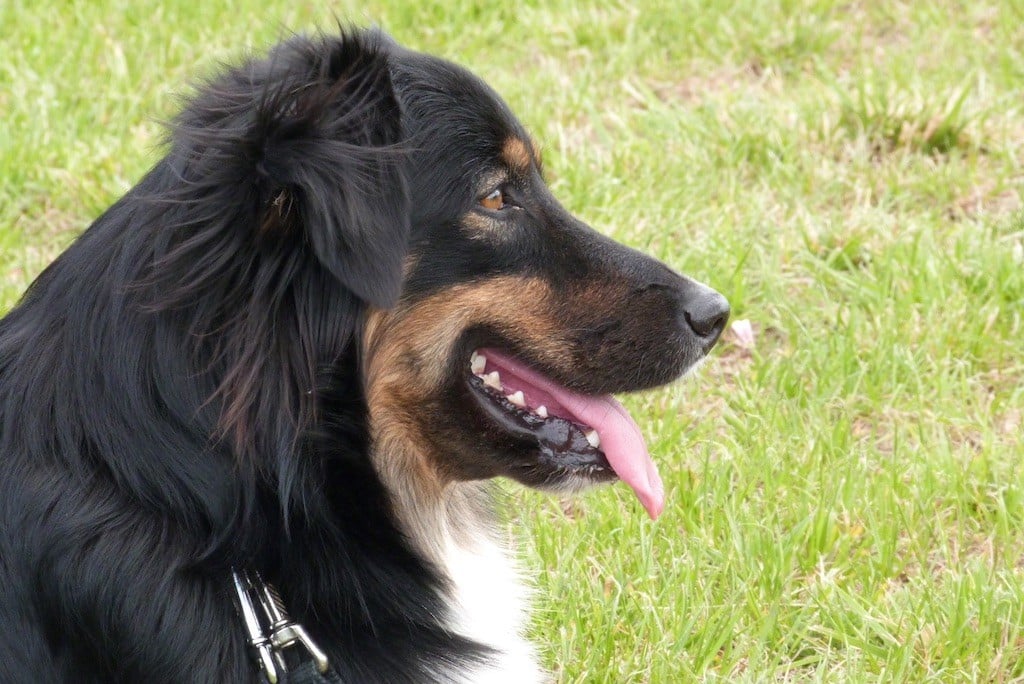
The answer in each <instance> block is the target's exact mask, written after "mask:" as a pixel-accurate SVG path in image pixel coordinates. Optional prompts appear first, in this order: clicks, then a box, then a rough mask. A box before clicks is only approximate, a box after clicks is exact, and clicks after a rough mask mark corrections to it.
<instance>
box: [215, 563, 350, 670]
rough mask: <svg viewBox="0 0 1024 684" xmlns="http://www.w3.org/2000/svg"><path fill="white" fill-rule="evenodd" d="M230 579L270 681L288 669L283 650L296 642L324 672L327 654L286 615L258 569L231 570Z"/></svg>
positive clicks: (255, 649)
mask: <svg viewBox="0 0 1024 684" xmlns="http://www.w3.org/2000/svg"><path fill="white" fill-rule="evenodd" d="M231 579H232V580H233V581H234V584H235V594H236V595H237V597H238V607H239V610H240V612H241V614H242V620H243V621H244V622H245V629H246V632H247V633H248V636H249V645H250V646H251V647H252V649H253V650H254V651H255V655H256V662H258V663H259V666H260V669H261V670H262V671H263V674H264V675H265V676H266V678H267V681H268V682H270V684H278V683H279V682H281V681H282V679H281V677H282V675H283V674H286V673H287V672H288V664H287V662H286V660H285V656H284V650H285V649H287V648H291V647H292V646H295V645H299V646H302V647H303V648H305V649H306V652H307V653H308V654H309V657H310V658H312V660H313V664H314V665H315V666H316V669H317V671H319V673H320V674H327V670H328V668H329V667H330V664H329V663H328V661H327V654H325V653H324V652H323V651H322V650H321V649H320V647H319V646H317V645H316V643H315V642H314V641H313V640H312V639H310V638H309V634H307V633H306V630H305V629H303V627H302V625H300V624H299V623H297V622H295V621H293V620H292V619H291V618H289V617H288V613H287V612H286V611H285V609H284V604H283V603H282V601H281V597H280V596H279V595H278V593H277V590H276V589H274V587H273V586H272V585H270V584H267V583H266V582H264V581H263V578H262V577H260V574H259V573H258V572H256V571H250V570H242V571H238V570H232V571H231ZM257 606H259V611H257ZM261 614H262V617H261Z"/></svg>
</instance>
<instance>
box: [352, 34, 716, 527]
mask: <svg viewBox="0 0 1024 684" xmlns="http://www.w3.org/2000/svg"><path fill="white" fill-rule="evenodd" d="M390 63H391V74H392V82H393V86H394V88H395V90H396V94H397V97H398V99H399V102H400V104H401V108H402V122H403V131H404V135H405V141H406V144H407V145H408V148H409V159H408V172H407V179H408V181H409V187H410V214H409V215H410V220H411V239H410V242H409V249H408V253H407V255H406V256H405V259H404V271H403V280H402V287H401V296H400V298H399V300H398V302H397V304H396V305H395V306H393V307H391V308H388V309H378V310H376V311H374V312H373V313H372V314H371V316H370V318H369V325H368V327H367V331H366V334H365V339H364V345H365V346H364V349H365V362H366V372H367V387H368V392H369V403H370V407H371V415H372V418H373V422H374V425H375V427H376V429H377V431H378V438H382V439H385V440H388V439H392V440H403V441H408V442H412V443H416V444H420V445H423V448H422V449H421V450H420V451H419V455H420V457H421V458H426V459H429V462H428V463H422V464H419V465H420V466H421V467H422V466H425V467H427V468H429V469H430V470H431V471H433V472H434V473H437V474H439V476H440V477H441V478H442V479H444V478H448V479H453V480H462V479H477V478H489V477H494V476H499V475H500V476H507V477H510V478H513V479H515V480H518V481H519V482H521V483H523V484H526V485H529V486H533V487H539V488H546V489H566V488H577V487H579V486H582V485H585V484H587V483H592V482H602V481H609V480H612V479H614V478H616V477H618V478H621V479H622V480H624V481H626V482H627V483H628V484H629V485H630V486H631V487H632V488H633V489H634V490H635V491H636V493H637V495H638V496H639V498H640V499H641V501H642V502H643V504H644V506H645V507H646V508H647V510H648V512H649V513H650V514H651V515H652V516H656V515H657V514H658V513H659V512H660V510H661V507H662V490H661V483H660V480H659V479H658V475H657V471H656V470H655V468H654V466H653V464H652V462H651V460H650V458H649V456H648V455H647V451H646V449H645V447H644V443H643V439H642V438H641V437H640V434H639V431H638V428H637V426H636V424H635V423H634V422H633V421H632V419H631V418H630V417H629V414H628V413H627V412H626V411H625V409H624V408H623V407H622V405H621V404H619V403H618V402H617V401H616V400H615V399H613V398H612V397H611V396H610V395H611V394H612V393H617V392H629V391H633V390H639V389H644V388H649V387H654V386H657V385H661V384H664V383H667V382H669V381H671V380H673V379H675V378H677V377H679V376H680V375H682V374H683V373H685V372H686V371H687V370H688V369H690V368H691V367H692V366H693V365H694V364H695V363H697V362H698V361H699V360H700V359H701V358H702V357H703V356H704V355H705V354H706V353H707V352H708V350H710V349H711V347H712V346H713V345H714V344H715V342H716V341H717V339H718V337H719V335H720V334H721V332H722V329H723V327H724V326H725V323H726V319H727V318H728V314H729V307H728V304H727V302H726V300H725V298H723V297H722V296H721V295H720V294H718V293H717V292H715V291H713V290H711V289H710V288H708V287H705V286H704V285H701V284H700V283H698V282H696V281H694V280H691V279H688V278H686V277H684V276H681V275H679V274H677V273H675V272H674V271H672V270H671V269H669V268H668V267H666V266H665V265H664V264H662V263H660V262H658V261H656V260H654V259H651V258H650V257H647V256H645V255H643V254H640V253H639V252H637V251H635V250H633V249H630V248H628V247H625V246H623V245H621V244H618V243H616V242H615V241H613V240H611V239H609V238H607V237H605V236H603V235H601V234H600V233H598V232H596V231H594V230H593V229H591V228H590V227H589V226H587V225H586V224H585V223H583V222H582V221H580V220H579V219H577V218H576V217H574V216H572V215H571V214H570V213H569V212H568V211H566V210H565V208H563V207H562V205H561V204H559V202H558V201H557V200H556V199H555V198H554V197H553V196H552V194H551V192H550V191H549V190H548V188H547V186H546V184H545V182H544V178H543V173H542V167H541V160H540V155H539V152H538V149H537V145H536V144H535V143H534V142H533V140H532V138H531V137H530V136H529V135H528V134H527V132H526V131H525V130H524V129H523V126H522V125H521V124H520V123H519V122H518V121H517V120H516V118H515V117H514V116H513V114H512V112H511V111H510V110H509V108H508V107H507V105H506V104H505V103H504V102H503V101H502V100H501V99H500V98H499V97H498V95H496V94H495V93H494V92H493V91H492V90H491V89H490V88H489V87H488V86H487V85H486V84H484V83H483V82H482V81H481V80H480V79H478V78H476V77H475V76H473V75H472V74H470V73H469V72H467V71H465V70H463V69H461V68H459V67H457V66H454V65H452V64H449V63H447V62H444V61H442V60H440V59H437V58H434V57H429V56H424V55H418V54H414V53H411V52H406V51H401V50H395V51H393V52H392V53H391V55H390ZM381 458H384V459H387V458H388V455H387V453H386V452H384V453H383V454H382V456H381ZM408 466H409V464H407V463H406V464H402V467H408ZM385 467H386V464H385Z"/></svg>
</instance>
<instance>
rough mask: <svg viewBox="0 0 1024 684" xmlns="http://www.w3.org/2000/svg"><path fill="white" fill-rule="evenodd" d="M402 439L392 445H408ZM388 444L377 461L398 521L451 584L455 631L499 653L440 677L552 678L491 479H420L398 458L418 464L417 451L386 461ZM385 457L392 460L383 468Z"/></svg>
mask: <svg viewBox="0 0 1024 684" xmlns="http://www.w3.org/2000/svg"><path fill="white" fill-rule="evenodd" d="M388 441H390V440H388ZM397 441H398V440H394V441H391V444H392V445H394V447H395V448H396V449H401V446H399V445H398V444H395V442H397ZM385 443H386V442H385ZM381 446H382V445H381V443H380V442H378V448H377V449H376V450H375V451H376V452H377V453H376V454H375V458H374V463H375V464H377V470H378V474H379V476H380V477H381V479H382V480H383V482H384V486H385V487H386V488H387V490H388V492H389V494H390V497H391V503H392V505H393V506H394V511H395V515H396V516H397V518H398V525H399V527H400V529H401V530H402V531H403V532H404V533H405V534H406V535H407V537H408V539H409V540H410V542H411V543H412V544H413V546H414V547H415V549H416V550H417V551H418V552H419V553H420V554H422V556H423V557H424V559H426V560H427V561H428V562H430V563H431V564H432V565H433V566H434V567H435V568H436V569H437V570H438V571H439V572H440V574H441V575H442V576H443V579H444V580H445V581H446V582H447V585H448V586H447V594H448V599H449V603H448V605H449V615H448V620H447V622H448V625H449V627H450V629H451V630H452V631H453V632H455V633H457V634H459V635H462V636H464V637H466V638H468V639H471V640H473V641H476V642H478V643H480V644H481V645H483V646H486V647H488V648H490V649H493V651H494V653H493V654H492V655H491V656H489V657H488V659H487V661H486V662H484V663H480V664H475V665H471V666H468V667H466V668H463V669H462V670H460V671H451V669H445V668H446V667H447V666H445V665H439V666H438V667H439V671H438V672H437V680H438V681H445V682H459V683H465V684H476V683H486V684H540V683H542V682H549V681H552V679H551V676H550V675H549V674H548V673H546V672H544V671H543V669H542V668H541V667H540V665H539V664H538V660H537V656H536V653H535V649H534V647H533V644H531V643H530V642H529V641H528V640H527V639H526V637H525V636H524V632H525V629H526V624H527V619H528V617H529V598H530V596H529V595H530V591H529V589H528V587H527V584H526V583H525V582H524V580H523V577H522V575H521V574H520V572H519V569H518V567H517V563H516V561H515V559H514V556H513V554H512V552H511V551H510V549H509V548H508V547H507V544H505V543H504V542H503V541H502V539H501V534H500V531H499V529H498V525H497V524H496V515H495V511H494V504H493V498H492V496H491V494H490V493H489V491H488V489H489V485H488V484H487V483H483V482H454V483H447V484H440V483H436V482H434V483H429V484H428V483H423V482H417V481H416V478H415V477H413V478H410V477H408V473H405V474H400V473H399V469H398V468H396V467H395V465H396V462H398V463H400V462H402V461H404V462H405V463H411V462H412V461H413V460H414V459H416V456H414V455H412V454H408V453H403V454H402V456H400V457H399V456H398V454H396V453H395V450H394V449H389V450H388V458H387V459H386V460H384V459H382V458H381V456H382V454H381V452H380V448H381ZM403 451H404V450H403ZM396 457H397V461H396ZM385 462H386V463H388V466H387V467H382V463H385ZM420 462H422V461H420ZM424 485H426V486H424ZM433 485H436V486H433Z"/></svg>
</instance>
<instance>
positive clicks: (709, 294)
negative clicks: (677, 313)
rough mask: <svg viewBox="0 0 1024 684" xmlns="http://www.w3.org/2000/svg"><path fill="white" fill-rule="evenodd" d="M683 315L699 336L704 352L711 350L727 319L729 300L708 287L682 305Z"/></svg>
mask: <svg viewBox="0 0 1024 684" xmlns="http://www.w3.org/2000/svg"><path fill="white" fill-rule="evenodd" d="M683 317H684V318H685V319H686V322H687V324H688V325H689V326H690V329H691V330H693V332H695V333H697V336H698V337H700V338H701V343H702V344H703V346H704V352H705V353H706V352H708V351H710V350H711V348H712V347H713V346H715V342H717V341H718V338H719V337H721V335H722V331H723V330H725V324H726V322H727V321H728V320H729V300H727V299H726V298H725V297H723V296H722V295H720V294H718V293H717V292H715V291H714V290H712V289H710V288H706V289H705V290H704V291H703V292H701V293H699V294H697V295H695V296H692V297H690V298H689V299H688V301H687V302H686V303H685V304H684V305H683Z"/></svg>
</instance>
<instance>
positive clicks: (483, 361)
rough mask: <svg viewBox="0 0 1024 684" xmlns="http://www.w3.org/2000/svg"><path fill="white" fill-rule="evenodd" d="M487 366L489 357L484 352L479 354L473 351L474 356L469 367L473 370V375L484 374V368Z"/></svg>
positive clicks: (470, 359)
mask: <svg viewBox="0 0 1024 684" xmlns="http://www.w3.org/2000/svg"><path fill="white" fill-rule="evenodd" d="M486 367H487V357H486V356H484V355H483V354H477V353H476V352H473V356H471V357H470V358H469V368H470V370H472V371H473V375H483V374H484V368H486Z"/></svg>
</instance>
